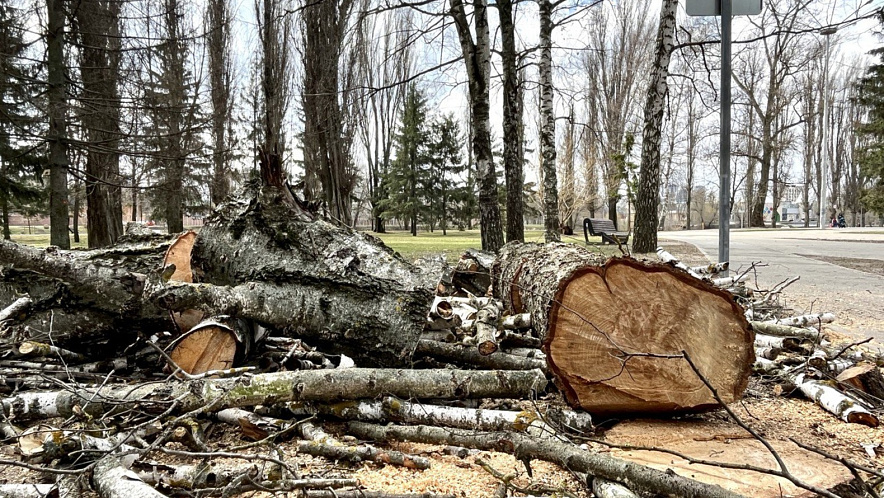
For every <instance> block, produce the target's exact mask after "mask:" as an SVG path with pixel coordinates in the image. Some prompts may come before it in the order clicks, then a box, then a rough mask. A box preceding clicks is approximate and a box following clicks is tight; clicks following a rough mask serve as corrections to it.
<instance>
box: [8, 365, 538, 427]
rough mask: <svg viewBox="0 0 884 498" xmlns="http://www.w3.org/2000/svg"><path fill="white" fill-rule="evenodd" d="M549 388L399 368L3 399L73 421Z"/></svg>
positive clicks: (26, 410)
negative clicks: (81, 416) (77, 410)
mask: <svg viewBox="0 0 884 498" xmlns="http://www.w3.org/2000/svg"><path fill="white" fill-rule="evenodd" d="M545 388H546V377H545V376H544V375H543V372H541V371H540V370H530V371H514V372H504V371H498V370H483V371H464V370H445V369H442V370H395V369H366V368H346V369H337V370H306V371H294V372H278V373H272V374H261V375H255V376H252V377H248V378H231V379H208V380H202V379H200V380H191V381H186V382H181V383H164V384H146V385H140V386H106V387H102V388H100V389H80V390H69V391H59V392H24V393H20V394H19V395H17V396H10V397H6V398H3V399H2V400H0V406H2V409H3V413H4V414H5V415H6V416H7V417H10V418H14V419H16V420H28V419H35V418H36V419H39V418H46V417H58V416H60V417H69V416H71V415H72V414H73V413H74V407H75V406H76V405H81V406H82V409H83V411H84V412H86V413H89V414H93V415H99V414H103V413H118V412H120V411H121V410H127V409H131V408H134V407H136V406H138V407H139V409H141V410H144V411H147V412H156V413H162V412H163V411H165V410H167V409H168V408H169V406H170V404H171V403H172V400H176V401H177V405H176V408H177V411H178V412H189V411H193V410H196V409H199V408H207V409H208V408H211V409H212V410H213V411H214V410H222V409H225V408H239V407H246V406H254V405H272V404H274V403H282V402H286V401H340V400H348V399H349V400H352V399H361V398H373V397H376V396H382V395H392V396H397V397H400V398H406V399H407V398H417V399H429V398H445V399H481V398H530V397H531V396H532V395H533V394H534V393H536V392H542V391H543V390H544V389H545Z"/></svg>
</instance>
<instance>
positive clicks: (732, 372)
mask: <svg viewBox="0 0 884 498" xmlns="http://www.w3.org/2000/svg"><path fill="white" fill-rule="evenodd" d="M492 274H493V285H494V289H495V293H496V295H498V296H500V298H501V299H502V300H503V302H504V305H505V307H506V308H507V310H508V311H509V312H510V313H523V312H527V313H530V314H531V323H532V325H533V327H534V329H535V331H536V332H537V333H538V335H539V336H540V337H541V338H542V339H543V344H544V351H545V352H546V354H547V362H548V364H549V367H550V370H551V371H552V373H553V375H554V376H555V378H556V380H557V382H558V384H559V385H560V387H561V388H562V389H563V391H564V392H565V395H566V397H567V399H568V401H569V403H571V404H572V405H573V406H579V407H581V408H583V409H585V410H587V411H590V412H594V413H613V412H645V413H648V412H672V411H689V410H700V409H705V408H710V407H713V406H716V405H717V403H716V401H715V399H714V398H713V396H712V395H711V393H710V392H709V390H708V389H707V388H706V387H705V386H704V385H703V383H702V382H701V380H700V379H699V378H698V377H697V376H696V374H694V372H693V371H692V370H691V369H690V367H689V366H688V364H687V363H686V362H685V361H684V359H683V358H682V357H681V352H682V351H686V352H687V353H688V354H689V355H690V357H691V358H692V359H693V360H694V362H695V363H698V366H699V369H700V371H701V372H702V373H703V375H704V376H705V377H706V378H707V379H708V380H709V381H710V382H711V383H712V385H713V386H714V387H715V388H716V390H717V391H718V393H719V394H720V395H721V397H722V399H723V400H724V401H725V402H731V401H734V400H737V399H739V398H740V397H741V395H742V392H743V390H744V389H745V387H746V383H747V382H748V377H749V373H750V371H751V366H752V363H753V361H754V356H755V352H754V347H753V343H754V335H753V333H752V331H751V330H750V328H749V325H748V323H747V321H746V319H745V318H744V317H743V310H742V309H741V308H740V307H739V306H738V305H736V304H735V303H734V302H733V300H732V299H731V297H730V296H729V295H728V294H727V293H726V292H724V291H721V290H719V289H716V288H714V287H713V286H711V285H709V284H708V283H705V282H702V281H700V280H697V279H696V278H693V277H691V276H690V275H688V274H687V273H684V272H681V271H678V270H675V269H672V268H670V267H669V266H666V265H662V264H644V263H640V262H638V261H636V260H634V259H631V258H614V259H611V260H609V261H607V262H605V260H604V257H603V256H600V255H597V254H592V253H590V252H588V251H586V250H585V249H582V248H580V247H578V246H575V245H573V244H547V245H536V244H518V243H513V244H507V245H506V246H505V247H504V248H503V249H502V251H501V253H500V256H499V257H498V259H497V261H496V262H495V265H494V268H493V271H492Z"/></svg>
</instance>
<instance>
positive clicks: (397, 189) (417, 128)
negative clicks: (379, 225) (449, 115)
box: [380, 83, 429, 235]
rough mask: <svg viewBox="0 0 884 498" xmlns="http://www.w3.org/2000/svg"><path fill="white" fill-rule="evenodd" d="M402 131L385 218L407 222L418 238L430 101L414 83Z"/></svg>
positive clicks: (389, 178) (384, 204) (426, 166)
mask: <svg viewBox="0 0 884 498" xmlns="http://www.w3.org/2000/svg"><path fill="white" fill-rule="evenodd" d="M399 121H400V124H399V132H398V133H397V134H396V145H395V151H396V158H395V159H394V160H393V162H392V164H391V165H390V171H389V172H388V173H387V175H386V177H385V178H384V180H385V183H386V186H387V192H388V193H389V195H388V197H387V198H386V199H383V200H382V201H381V203H380V204H381V209H382V216H383V217H384V218H386V219H390V218H398V219H400V220H404V221H407V222H408V223H409V226H410V228H411V234H412V235H417V222H418V219H419V218H420V217H421V216H422V215H423V214H425V213H424V211H425V204H424V202H423V201H424V199H423V195H422V194H423V190H424V187H425V186H426V185H427V183H428V169H429V158H428V157H427V142H428V131H427V100H426V98H425V97H424V96H423V95H422V94H421V92H420V91H419V90H418V89H417V85H415V84H413V83H412V84H411V86H410V87H409V88H408V94H407V96H406V97H405V104H404V105H403V107H402V113H401V117H400V120H399Z"/></svg>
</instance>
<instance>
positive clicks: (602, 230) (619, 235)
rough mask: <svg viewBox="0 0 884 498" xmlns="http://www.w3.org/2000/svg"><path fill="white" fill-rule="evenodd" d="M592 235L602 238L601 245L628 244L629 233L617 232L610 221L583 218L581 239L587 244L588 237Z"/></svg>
mask: <svg viewBox="0 0 884 498" xmlns="http://www.w3.org/2000/svg"><path fill="white" fill-rule="evenodd" d="M590 235H593V236H596V237H601V238H602V243H603V244H604V243H606V242H607V243H610V244H617V245H620V244H626V243H627V242H629V232H618V231H617V228H616V227H615V226H614V222H613V221H611V220H606V219H600V218H584V219H583V237H584V238H585V239H586V243H587V244H589V236H590Z"/></svg>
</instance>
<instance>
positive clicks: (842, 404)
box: [793, 374, 878, 427]
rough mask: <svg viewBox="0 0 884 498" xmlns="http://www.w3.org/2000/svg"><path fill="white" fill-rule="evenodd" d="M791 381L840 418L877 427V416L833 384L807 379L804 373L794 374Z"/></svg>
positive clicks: (806, 394)
mask: <svg viewBox="0 0 884 498" xmlns="http://www.w3.org/2000/svg"><path fill="white" fill-rule="evenodd" d="M793 381H794V383H795V385H796V386H797V387H798V389H801V392H802V393H804V395H805V396H807V397H808V398H810V399H812V400H813V401H815V402H816V403H817V404H818V405H820V406H821V407H822V408H824V409H825V410H826V411H828V412H830V413H832V414H833V415H835V416H837V417H838V418H840V419H841V420H843V421H845V422H850V423H854V424H863V425H867V426H869V427H878V417H876V416H875V415H874V414H872V413H871V412H869V411H868V410H867V409H866V408H865V407H863V406H862V404H860V402H859V401H857V400H855V399H853V398H851V397H850V396H848V395H847V394H844V393H843V392H841V391H839V390H838V389H836V388H835V387H834V386H832V385H829V384H827V383H825V382H823V381H818V380H811V379H807V378H806V376H805V374H798V375H796V376H795V377H794V379H793Z"/></svg>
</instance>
